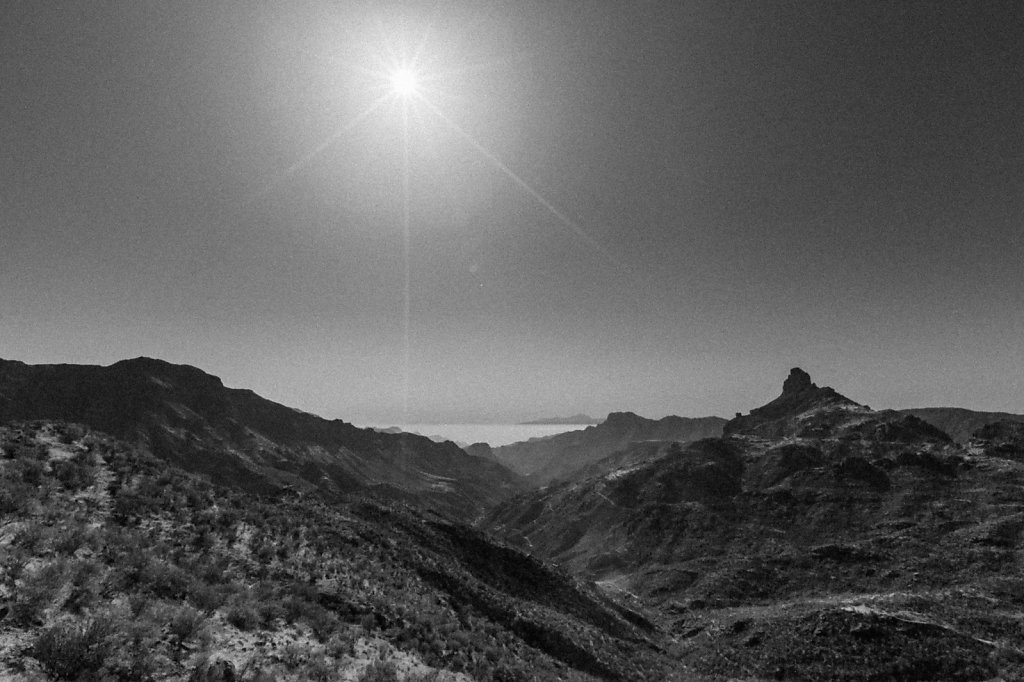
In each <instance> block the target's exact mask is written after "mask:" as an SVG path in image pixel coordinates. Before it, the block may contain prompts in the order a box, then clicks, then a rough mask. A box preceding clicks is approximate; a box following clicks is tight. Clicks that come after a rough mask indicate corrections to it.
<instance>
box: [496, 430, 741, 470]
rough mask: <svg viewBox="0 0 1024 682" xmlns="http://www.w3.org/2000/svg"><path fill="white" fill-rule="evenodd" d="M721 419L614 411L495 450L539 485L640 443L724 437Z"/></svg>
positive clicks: (505, 461) (503, 459)
mask: <svg viewBox="0 0 1024 682" xmlns="http://www.w3.org/2000/svg"><path fill="white" fill-rule="evenodd" d="M724 423H725V420H724V419H722V418H720V417H702V418H697V419H691V418H686V417H674V416H673V417H665V418H664V419H657V420H655V419H645V418H644V417H640V416H638V415H636V414H633V413H632V412H612V413H611V414H609V415H608V418H607V419H606V420H605V421H604V422H602V423H601V424H598V425H596V426H590V427H587V428H586V429H583V430H582V431H569V432H567V433H560V434H557V435H554V436H548V437H546V438H534V439H531V440H528V441H524V442H522V443H513V444H511V445H504V446H502V447H498V448H493V450H492V452H493V455H494V457H495V458H496V459H497V460H498V461H499V462H501V463H503V464H505V466H507V467H509V468H510V469H512V470H513V471H516V472H518V473H520V474H522V475H524V476H528V477H529V478H530V479H531V480H533V481H536V482H537V483H541V484H543V483H547V482H548V481H551V480H553V479H559V478H566V477H568V476H571V475H573V472H575V471H576V470H578V469H581V468H583V467H586V466H588V465H593V464H594V463H596V462H598V461H599V460H601V459H602V458H604V457H606V456H608V455H611V454H612V453H615V452H618V451H620V450H623V449H625V448H627V447H629V446H630V445H631V444H632V443H635V442H637V441H667V442H690V441H694V440H698V439H700V438H707V437H709V436H717V435H720V434H721V433H722V425H723V424H724Z"/></svg>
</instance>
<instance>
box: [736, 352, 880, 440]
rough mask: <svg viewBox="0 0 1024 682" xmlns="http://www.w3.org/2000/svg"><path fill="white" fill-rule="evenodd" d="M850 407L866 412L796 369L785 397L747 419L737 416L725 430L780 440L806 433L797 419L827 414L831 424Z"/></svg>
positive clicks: (786, 384)
mask: <svg viewBox="0 0 1024 682" xmlns="http://www.w3.org/2000/svg"><path fill="white" fill-rule="evenodd" d="M851 407H853V408H861V409H865V410H866V409H867V408H864V407H863V406H861V405H858V404H857V403H855V402H854V401H852V400H850V399H849V398H847V397H846V396H843V395H840V394H839V393H837V392H836V391H835V390H833V389H832V388H830V387H828V386H824V387H819V386H818V385H816V384H815V383H814V382H813V381H811V376H810V375H809V374H808V373H807V372H805V371H804V370H802V369H800V368H799V367H794V368H793V369H791V370H790V371H789V376H788V377H787V378H786V380H785V382H783V384H782V395H780V396H779V397H778V398H776V399H775V400H773V401H771V402H770V403H768V404H766V405H762V406H761V407H758V408H755V409H753V410H751V411H750V414H749V415H747V416H743V415H739V416H737V417H736V418H735V419H733V420H732V421H730V422H729V423H728V424H726V425H725V429H724V430H725V433H726V434H739V433H743V434H749V435H757V436H762V437H767V438H779V437H782V436H784V435H795V434H796V433H798V432H802V431H805V430H806V428H807V424H806V421H805V420H804V419H798V417H802V416H806V415H807V414H808V413H809V412H816V413H819V414H822V415H826V414H828V415H830V416H829V417H828V419H827V421H829V422H831V421H833V419H832V416H836V417H839V418H840V421H841V420H842V419H841V418H842V416H843V415H842V414H838V413H837V412H836V411H837V410H839V411H840V412H842V411H845V410H847V409H849V408H851Z"/></svg>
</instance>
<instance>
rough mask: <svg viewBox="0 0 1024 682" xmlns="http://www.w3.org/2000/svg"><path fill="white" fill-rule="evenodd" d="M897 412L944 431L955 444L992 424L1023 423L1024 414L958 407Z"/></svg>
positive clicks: (964, 440) (964, 441)
mask: <svg viewBox="0 0 1024 682" xmlns="http://www.w3.org/2000/svg"><path fill="white" fill-rule="evenodd" d="M897 411H898V412H899V413H900V414H909V415H913V416H914V417H917V418H918V419H922V420H924V421H926V422H928V423H929V424H931V425H932V426H934V427H936V428H938V429H941V430H943V431H945V432H946V433H948V434H949V435H950V437H951V438H952V439H953V440H955V441H956V442H957V443H966V442H967V441H969V440H970V438H971V435H972V434H973V433H974V432H975V431H977V430H978V429H980V428H981V427H983V426H985V425H986V424H991V423H992V422H997V421H1010V422H1024V414H1010V413H1009V412H976V411H974V410H965V409H963V408H959V407H918V408H913V409H909V410H897Z"/></svg>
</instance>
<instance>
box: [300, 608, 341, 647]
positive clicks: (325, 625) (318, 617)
mask: <svg viewBox="0 0 1024 682" xmlns="http://www.w3.org/2000/svg"><path fill="white" fill-rule="evenodd" d="M302 618H303V620H305V621H306V625H308V626H309V627H310V629H311V630H313V634H314V635H316V638H317V639H318V640H320V641H321V642H325V641H327V639H328V638H329V637H330V636H331V634H333V633H334V631H335V630H337V629H338V624H339V622H340V621H339V620H338V616H337V615H336V614H335V613H333V612H331V611H328V610H327V609H325V608H324V607H322V606H320V605H319V604H310V605H309V607H308V608H307V609H306V612H305V613H304V614H303V617H302Z"/></svg>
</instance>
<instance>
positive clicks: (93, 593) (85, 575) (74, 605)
mask: <svg viewBox="0 0 1024 682" xmlns="http://www.w3.org/2000/svg"><path fill="white" fill-rule="evenodd" d="M102 578H103V566H102V564H99V563H97V562H96V561H93V560H91V559H85V560H82V561H78V562H76V563H75V564H73V565H72V566H71V569H70V582H71V591H70V593H69V594H68V598H67V601H65V602H64V608H65V609H67V610H68V611H72V612H74V613H79V612H81V611H83V610H84V609H87V608H89V607H90V606H93V605H94V604H95V603H96V602H97V600H98V599H99V594H100V588H101V583H102Z"/></svg>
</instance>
